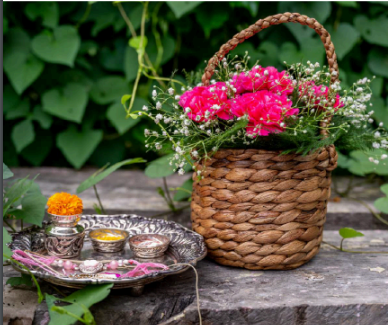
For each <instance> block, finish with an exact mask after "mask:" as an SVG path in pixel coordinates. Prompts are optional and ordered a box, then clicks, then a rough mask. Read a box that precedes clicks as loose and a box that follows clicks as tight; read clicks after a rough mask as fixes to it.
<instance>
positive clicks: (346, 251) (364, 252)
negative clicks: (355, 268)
mask: <svg viewBox="0 0 388 325" xmlns="http://www.w3.org/2000/svg"><path fill="white" fill-rule="evenodd" d="M344 239H345V238H343V239H342V241H341V246H340V247H338V246H335V245H333V244H330V243H328V242H326V241H324V240H322V243H324V244H326V245H329V246H330V247H333V248H335V249H337V250H339V251H341V252H345V253H354V254H388V252H374V251H372V252H368V251H351V250H348V249H343V248H342V242H343V240H344Z"/></svg>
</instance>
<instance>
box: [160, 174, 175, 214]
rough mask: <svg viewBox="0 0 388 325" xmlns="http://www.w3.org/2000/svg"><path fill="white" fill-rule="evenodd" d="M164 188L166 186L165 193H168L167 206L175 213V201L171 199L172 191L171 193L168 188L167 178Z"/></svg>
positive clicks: (164, 180) (164, 181)
mask: <svg viewBox="0 0 388 325" xmlns="http://www.w3.org/2000/svg"><path fill="white" fill-rule="evenodd" d="M163 186H164V192H165V193H166V197H167V201H168V202H167V204H168V206H169V207H170V209H171V210H172V211H173V212H175V211H176V207H175V205H174V202H173V200H172V199H171V195H170V191H169V189H168V186H167V178H166V177H163Z"/></svg>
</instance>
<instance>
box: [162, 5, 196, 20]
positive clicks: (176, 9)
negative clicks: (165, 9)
mask: <svg viewBox="0 0 388 325" xmlns="http://www.w3.org/2000/svg"><path fill="white" fill-rule="evenodd" d="M202 2H203V1H167V5H168V6H169V7H170V9H171V10H172V11H173V13H174V14H175V17H176V18H177V19H179V18H181V17H182V16H184V15H185V14H187V13H189V12H191V11H192V10H193V9H194V8H195V7H197V6H198V5H200V4H201V3H202Z"/></svg>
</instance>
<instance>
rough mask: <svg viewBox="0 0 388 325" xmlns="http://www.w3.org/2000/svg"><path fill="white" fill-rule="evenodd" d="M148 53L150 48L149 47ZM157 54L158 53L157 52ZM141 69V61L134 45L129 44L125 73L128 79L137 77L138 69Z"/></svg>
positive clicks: (126, 51)
mask: <svg viewBox="0 0 388 325" xmlns="http://www.w3.org/2000/svg"><path fill="white" fill-rule="evenodd" d="M147 53H148V49H147ZM155 55H156V54H155ZM138 69H139V61H138V55H137V53H136V50H135V49H134V48H133V47H130V46H127V48H126V50H125V55H124V73H125V79H126V80H127V81H133V80H135V79H136V75H137V70H138Z"/></svg>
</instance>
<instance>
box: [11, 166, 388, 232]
mask: <svg viewBox="0 0 388 325" xmlns="http://www.w3.org/2000/svg"><path fill="white" fill-rule="evenodd" d="M12 170H13V172H14V173H15V177H25V176H27V175H31V176H32V175H36V174H39V177H38V178H37V180H36V181H37V183H38V184H39V185H40V187H41V190H42V192H43V194H44V195H45V196H50V195H52V194H54V193H56V192H60V191H64V192H70V193H75V192H76V189H77V187H78V185H79V184H80V183H81V182H82V181H83V180H85V179H86V178H88V177H89V176H90V175H92V174H93V173H94V172H95V171H96V169H85V170H81V171H75V170H73V169H68V168H55V167H39V168H13V169H12ZM187 178H188V176H179V175H172V176H170V177H168V185H169V187H172V188H173V187H178V186H180V185H182V183H183V182H184V181H185V180H186V179H187ZM360 180H362V179H356V180H355V181H354V182H353V183H354V184H357V183H359V182H360ZM334 182H335V183H336V186H337V187H338V189H339V190H340V191H343V190H344V189H346V187H347V184H348V182H349V178H346V177H336V178H334V181H333V183H334ZM159 186H162V180H161V179H150V178H148V177H147V176H145V175H144V173H143V172H142V171H140V170H118V171H116V172H114V173H113V174H111V175H109V176H108V177H107V178H106V179H104V180H103V181H101V182H100V183H99V184H98V191H99V194H100V196H101V199H102V202H103V204H104V207H105V209H106V210H107V212H108V213H109V214H121V213H134V214H140V215H144V216H153V215H156V214H159V213H161V212H168V208H167V205H166V203H165V201H164V200H163V198H162V197H160V196H159V195H158V194H157V193H156V188H157V187H159ZM80 196H81V198H82V200H83V202H84V206H85V213H94V210H93V205H94V204H95V203H96V202H97V201H96V198H95V196H94V191H93V189H92V188H90V189H88V190H86V191H85V192H83V193H82V194H81V195H80ZM381 196H382V193H381V192H380V189H379V184H377V183H376V182H374V183H373V182H372V183H366V184H364V185H362V186H360V185H358V186H355V187H354V188H353V189H352V197H354V198H356V199H362V200H363V201H364V202H366V203H367V204H369V206H370V207H371V208H372V209H373V210H375V208H374V206H373V202H374V201H375V200H376V199H377V198H378V197H381ZM334 197H335V194H334V191H332V198H334ZM183 205H185V203H180V204H178V206H183ZM189 214H190V212H189V210H185V211H184V212H183V213H181V214H178V215H167V218H169V219H170V220H174V221H177V222H180V223H182V224H184V225H185V226H190V217H189ZM349 226H351V227H354V228H359V229H379V228H380V229H388V226H386V225H384V224H383V223H381V222H380V221H378V220H377V219H376V218H375V217H373V215H372V214H371V213H370V211H369V210H368V209H367V208H366V207H365V206H364V205H362V204H360V203H359V202H356V201H353V200H350V199H347V198H342V199H341V200H340V201H339V202H333V201H332V202H330V203H329V205H328V213H327V222H326V225H325V227H326V229H339V228H341V227H349Z"/></svg>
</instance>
